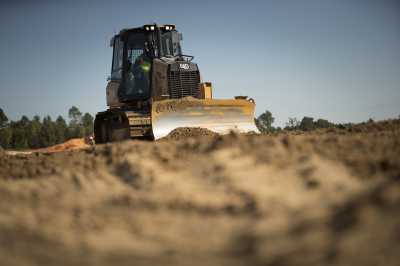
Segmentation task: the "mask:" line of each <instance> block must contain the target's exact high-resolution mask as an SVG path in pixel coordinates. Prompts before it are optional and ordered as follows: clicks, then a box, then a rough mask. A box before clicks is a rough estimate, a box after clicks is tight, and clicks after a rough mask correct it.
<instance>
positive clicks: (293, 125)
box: [285, 117, 300, 130]
mask: <svg viewBox="0 0 400 266" xmlns="http://www.w3.org/2000/svg"><path fill="white" fill-rule="evenodd" d="M299 126H300V121H299V120H297V118H296V117H289V121H288V122H287V123H286V127H285V129H288V130H292V129H297V128H299Z"/></svg>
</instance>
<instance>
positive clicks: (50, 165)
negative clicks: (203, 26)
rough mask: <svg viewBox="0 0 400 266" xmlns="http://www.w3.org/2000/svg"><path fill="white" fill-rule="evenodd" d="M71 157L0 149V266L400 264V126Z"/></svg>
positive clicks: (185, 132)
mask: <svg viewBox="0 0 400 266" xmlns="http://www.w3.org/2000/svg"><path fill="white" fill-rule="evenodd" d="M82 148H84V149H81V150H67V151H63V152H54V153H49V152H44V153H43V152H34V153H32V154H16V155H13V156H12V155H9V154H8V155H7V154H4V153H3V154H2V153H1V152H0V246H1V248H0V262H1V265H61V266H63V265H96V266H99V265H100V266H101V265H296V266H299V265H398V262H399V261H400V253H399V250H400V182H399V181H400V121H399V120H389V121H384V122H379V123H367V124H363V125H355V126H352V127H343V128H342V129H326V130H317V131H312V132H282V133H278V134H273V135H238V134H235V133H231V134H228V135H225V136H219V135H217V134H214V133H212V132H211V133H210V132H206V131H203V130H199V129H179V130H176V131H175V132H172V133H171V134H170V135H169V136H168V137H167V138H165V139H163V140H161V141H157V142H148V141H126V142H120V143H115V144H106V145H97V146H93V147H91V146H84V147H82ZM55 150H56V151H57V149H55Z"/></svg>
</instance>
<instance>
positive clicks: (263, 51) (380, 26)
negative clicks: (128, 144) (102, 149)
mask: <svg viewBox="0 0 400 266" xmlns="http://www.w3.org/2000/svg"><path fill="white" fill-rule="evenodd" d="M152 22H157V23H159V24H176V25H177V30H179V31H180V32H182V33H183V41H182V47H183V51H184V53H185V54H190V55H194V56H195V59H194V62H196V63H198V65H199V68H200V71H201V74H202V78H203V80H204V81H211V82H212V84H213V95H214V97H215V98H232V97H233V96H235V95H248V96H249V97H252V98H254V99H255V101H256V114H257V115H259V114H261V113H262V112H264V111H265V110H270V111H271V112H272V114H273V116H274V117H275V121H276V122H275V124H274V125H277V126H284V125H285V122H287V121H288V118H289V117H297V118H298V119H301V118H302V117H303V116H311V117H314V118H324V119H328V120H330V121H333V122H340V123H343V122H360V121H365V120H367V119H369V118H373V119H376V120H380V119H386V118H395V117H398V116H399V115H400V52H399V48H400V1H398V0H279V1H278V0H275V1H274V0H264V1H252V0H247V1H217V0H214V1H208V0H202V1H191V0H186V1H177V0H170V1H152V0H147V1H133V0H131V1H116V0H114V1H112V0H109V1H106V0H103V1H84V0H82V1H74V0H72V1H56V0H54V1H51V0H42V1H41V0H36V1H35V0H32V1H29V0H25V1H24V0H14V1H4V0H0V34H1V41H0V78H1V79H0V108H2V109H3V110H4V111H5V113H6V114H7V116H8V117H9V118H10V119H12V120H16V119H19V118H20V117H21V116H22V115H27V116H28V117H33V115H35V114H38V115H40V116H42V117H43V116H44V115H47V114H49V115H51V116H52V117H53V118H56V117H57V116H58V115H63V116H64V117H67V114H68V109H69V108H70V107H71V106H72V105H75V106H77V107H78V108H79V109H80V110H81V111H82V112H89V113H91V114H92V115H95V114H96V112H99V111H103V110H105V109H106V108H107V107H106V96H105V88H106V85H107V77H108V76H109V75H110V67H111V58H112V49H111V48H110V47H109V43H110V39H111V38H112V36H113V35H114V34H115V33H118V32H119V31H120V30H121V29H122V28H130V27H138V26H141V25H143V24H148V23H152Z"/></svg>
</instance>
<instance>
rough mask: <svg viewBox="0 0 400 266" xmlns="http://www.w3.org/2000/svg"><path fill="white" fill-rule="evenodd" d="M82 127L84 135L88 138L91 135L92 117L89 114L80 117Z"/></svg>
mask: <svg viewBox="0 0 400 266" xmlns="http://www.w3.org/2000/svg"><path fill="white" fill-rule="evenodd" d="M82 126H83V128H84V132H85V133H84V135H85V136H89V135H91V134H93V116H92V115H91V114H89V113H85V114H84V115H83V117H82Z"/></svg>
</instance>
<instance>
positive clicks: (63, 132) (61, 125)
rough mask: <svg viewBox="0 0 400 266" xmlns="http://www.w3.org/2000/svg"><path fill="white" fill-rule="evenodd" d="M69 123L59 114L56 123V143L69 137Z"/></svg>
mask: <svg viewBox="0 0 400 266" xmlns="http://www.w3.org/2000/svg"><path fill="white" fill-rule="evenodd" d="M67 129H68V127H67V123H66V122H65V119H64V118H63V117H62V116H58V117H57V119H56V123H55V134H56V143H62V142H64V141H65V140H66V137H67V133H68V132H67Z"/></svg>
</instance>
